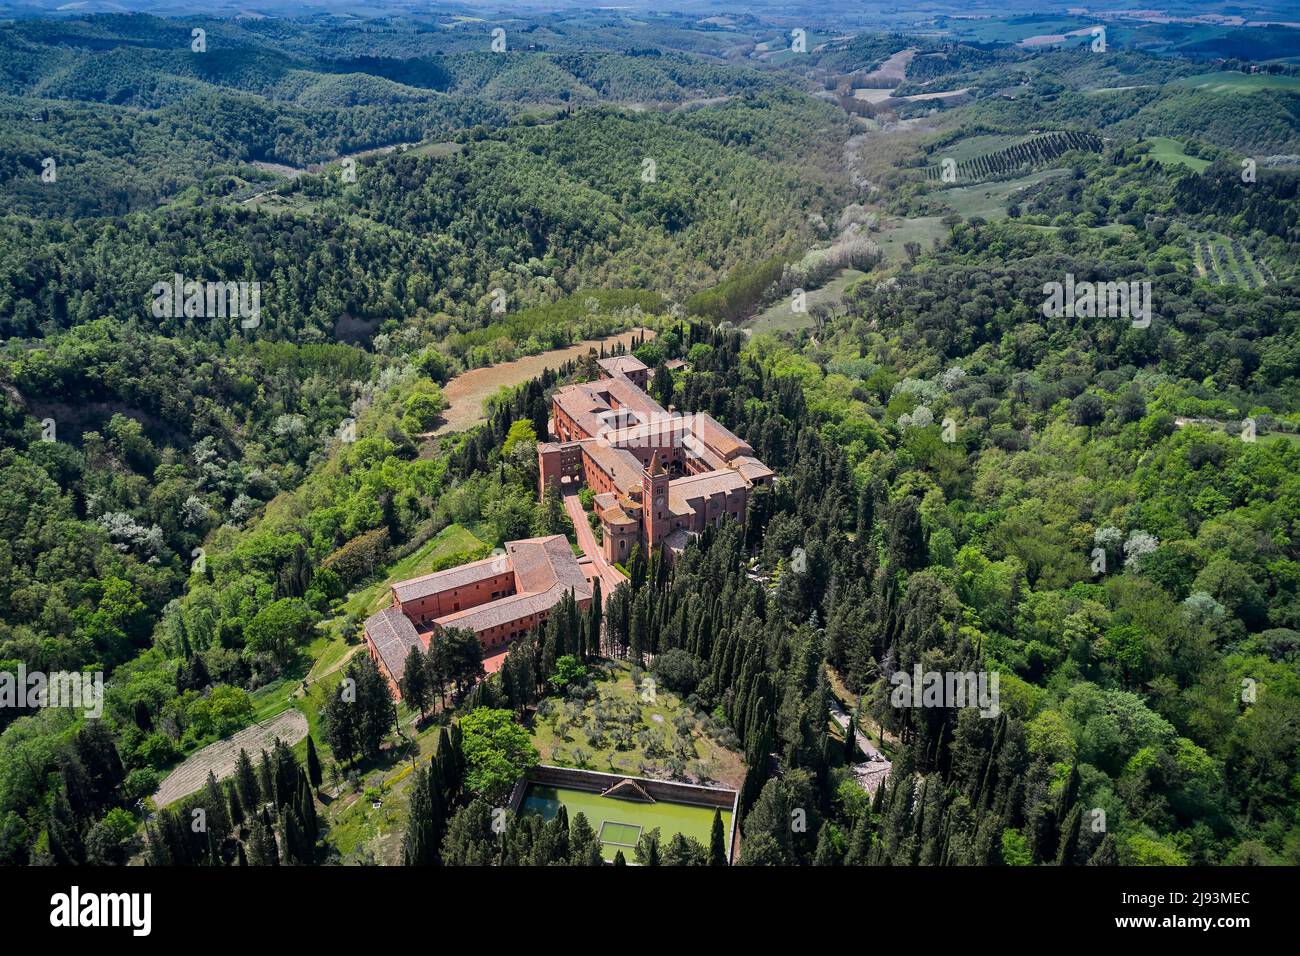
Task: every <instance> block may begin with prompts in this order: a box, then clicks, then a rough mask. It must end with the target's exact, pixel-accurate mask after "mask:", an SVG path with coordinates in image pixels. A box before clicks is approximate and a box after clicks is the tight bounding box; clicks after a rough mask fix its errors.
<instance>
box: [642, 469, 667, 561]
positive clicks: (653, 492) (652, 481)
mask: <svg viewBox="0 0 1300 956" xmlns="http://www.w3.org/2000/svg"><path fill="white" fill-rule="evenodd" d="M641 521H642V526H643V528H644V536H645V545H646V551H647V552H649V551H650V550H652V549H653V548H654V547H655V546H656V545H657V544H659V542H660V540H661V539H662V538H663V537H664V536H665V535H666V534H668V531H669V528H668V472H667V471H665V470H664V466H663V465H662V464H661V463H660V461H659V452H658V451H656V452H655V453H654V454H653V455H651V456H650V467H649V468H647V469H645V471H643V472H642V473H641Z"/></svg>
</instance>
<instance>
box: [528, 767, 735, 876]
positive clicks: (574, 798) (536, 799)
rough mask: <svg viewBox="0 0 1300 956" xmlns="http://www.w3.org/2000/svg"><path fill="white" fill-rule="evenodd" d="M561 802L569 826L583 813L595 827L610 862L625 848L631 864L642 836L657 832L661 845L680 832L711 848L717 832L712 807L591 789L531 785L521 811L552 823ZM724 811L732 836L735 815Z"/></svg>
mask: <svg viewBox="0 0 1300 956" xmlns="http://www.w3.org/2000/svg"><path fill="white" fill-rule="evenodd" d="M561 804H563V805H564V809H565V812H567V813H568V815H569V822H570V824H572V822H573V818H574V817H575V816H577V815H578V814H579V813H581V814H583V815H584V816H585V817H586V818H587V822H588V823H590V824H591V828H592V829H593V830H595V831H596V833H597V834H598V835H599V836H600V841H601V843H600V849H601V855H602V856H604V858H605V859H606V860H611V861H612V860H613V859H614V855H615V854H616V853H618V851H620V850H622V851H623V858H624V859H625V860H627V861H628V862H629V863H630V862H632V853H633V851H634V850H635V848H636V844H637V840H639V839H640V838H641V836H642V834H645V833H649V832H650V831H651V830H654V829H656V828H657V829H658V830H659V839H660V845H661V846H662V845H664V844H666V843H668V841H669V840H671V839H672V838H673V835H674V834H676V833H680V834H682V835H683V836H687V837H691V838H693V839H695V840H698V841H699V842H700V843H701V844H703V845H704V846H706V847H707V846H708V845H709V840H710V837H711V836H712V831H713V814H714V809H713V808H712V807H697V806H693V805H691V804H686V803H669V802H667V801H664V800H657V801H656V802H654V803H635V802H633V801H630V800H619V799H617V798H616V797H604V796H601V795H600V794H599V793H592V792H591V791H589V790H571V789H568V788H564V787H548V786H544V785H542V784H537V783H533V784H529V786H528V791H527V793H525V795H524V802H523V805H522V807H521V808H520V809H521V811H522V812H523V813H533V814H538V815H540V816H541V817H542V818H543V819H546V820H549V819H551V818H552V817H554V816H555V813H556V811H557V810H558V809H559V808H560V805H561ZM721 813H722V826H723V832H725V833H730V832H731V811H730V810H722V811H721Z"/></svg>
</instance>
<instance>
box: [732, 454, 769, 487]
mask: <svg viewBox="0 0 1300 956" xmlns="http://www.w3.org/2000/svg"><path fill="white" fill-rule="evenodd" d="M731 467H732V468H734V469H736V471H738V472H740V474H741V475H742V476H743V477H744V479H745V480H746V481H748V482H749V483H750V484H753V483H754V482H755V481H758V480H760V479H762V478H771V477H772V476H773V475H775V474H776V472H774V471H773V470H772V469H771V468H769V467H767V465H765V464H763V463H762V462H761V461H759V460H758V459H757V458H754V457H753V456H751V455H741V456H740V457H739V458H737V459H736V460H735V461H733V462H732V463H731Z"/></svg>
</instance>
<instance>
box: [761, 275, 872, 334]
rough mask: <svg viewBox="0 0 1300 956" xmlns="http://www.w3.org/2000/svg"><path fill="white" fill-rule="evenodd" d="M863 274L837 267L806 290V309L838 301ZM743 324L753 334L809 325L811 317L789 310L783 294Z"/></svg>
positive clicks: (795, 328) (788, 300)
mask: <svg viewBox="0 0 1300 956" xmlns="http://www.w3.org/2000/svg"><path fill="white" fill-rule="evenodd" d="M865 275H866V273H865V272H862V271H860V270H858V269H841V270H840V271H839V272H837V273H836V274H835V276H834V277H833V278H832V279H831V280H830V281H829V282H827V283H826V284H825V285H824V286H822V287H821V288H820V289H812V290H810V291H809V292H808V296H807V299H808V301H807V305H808V308H809V309H811V308H812V307H813V306H815V305H821V304H822V303H824V302H840V301H842V300H843V299H844V293H845V292H846V291H848V288H849V286H851V285H852V284H853V283H855V282H857V281H858V280H859V279H861V278H863V277H864V276H865ZM743 324H744V327H745V328H747V329H750V330H752V331H753V332H755V333H765V332H767V333H775V332H794V331H797V330H799V329H804V328H807V327H808V326H810V325H812V317H811V316H810V315H809V314H808V313H807V312H795V311H793V310H792V309H791V308H790V298H789V296H786V297H784V298H782V299H781V300H780V301H779V302H777V303H776V304H775V305H772V306H769V307H768V308H767V309H766V310H764V311H763V312H760V313H759V314H758V315H756V316H754V317H753V318H752V319H750V320H749V321H748V322H745V323H743Z"/></svg>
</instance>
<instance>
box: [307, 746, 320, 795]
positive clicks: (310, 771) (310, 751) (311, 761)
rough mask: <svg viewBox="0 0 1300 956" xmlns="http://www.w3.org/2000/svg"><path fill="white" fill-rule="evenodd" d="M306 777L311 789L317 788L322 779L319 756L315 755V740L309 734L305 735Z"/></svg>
mask: <svg viewBox="0 0 1300 956" xmlns="http://www.w3.org/2000/svg"><path fill="white" fill-rule="evenodd" d="M307 779H308V780H310V781H311V785H312V789H313V790H319V789H320V785H321V781H322V780H323V779H324V775H323V774H322V773H321V767H320V757H318V756H316V741H314V740H312V737H311V734H308V735H307Z"/></svg>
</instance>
